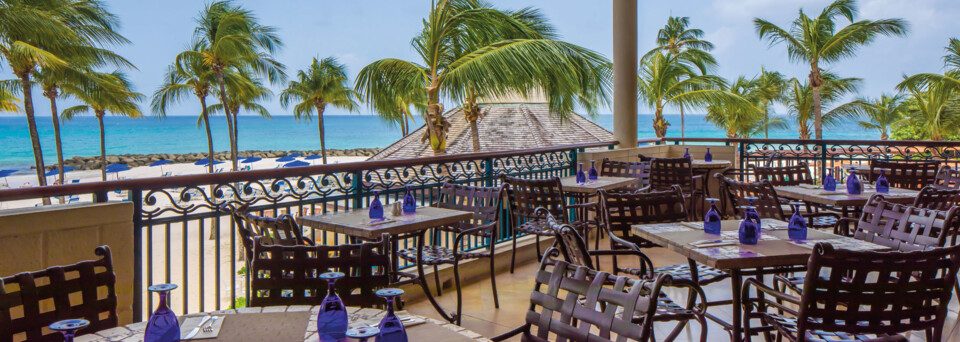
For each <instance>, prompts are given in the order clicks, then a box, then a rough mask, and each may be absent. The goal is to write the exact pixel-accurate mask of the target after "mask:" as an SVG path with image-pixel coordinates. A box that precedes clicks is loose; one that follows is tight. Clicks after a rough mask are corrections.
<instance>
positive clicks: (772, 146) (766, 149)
mask: <svg viewBox="0 0 960 342" xmlns="http://www.w3.org/2000/svg"><path fill="white" fill-rule="evenodd" d="M641 144H724V145H730V146H736V147H737V155H738V160H739V163H738V167H739V168H741V169H747V168H748V167H749V165H762V164H763V163H764V162H765V161H766V160H768V158H769V157H770V155H771V154H773V153H776V154H777V157H776V162H777V163H780V164H787V165H789V164H792V163H796V162H799V161H804V162H806V163H807V164H809V165H810V167H813V168H814V170H815V172H814V175H815V177H817V178H818V179H822V177H823V176H824V175H825V173H826V170H829V169H833V170H834V171H835V172H838V174H841V175H842V174H843V172H844V170H843V169H842V168H841V167H840V166H841V165H868V164H869V161H870V159H871V158H873V159H880V160H907V159H909V160H937V161H940V162H942V163H943V164H944V165H947V166H950V167H951V168H954V169H956V168H957V167H958V165H960V142H952V141H903V140H798V139H714V138H666V139H656V140H645V141H642V142H641Z"/></svg>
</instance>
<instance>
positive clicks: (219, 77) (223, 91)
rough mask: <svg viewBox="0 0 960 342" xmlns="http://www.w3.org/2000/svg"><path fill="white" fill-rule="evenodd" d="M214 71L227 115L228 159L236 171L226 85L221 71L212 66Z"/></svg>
mask: <svg viewBox="0 0 960 342" xmlns="http://www.w3.org/2000/svg"><path fill="white" fill-rule="evenodd" d="M214 72H216V74H217V83H218V86H219V87H220V104H221V105H222V106H223V114H224V116H226V117H227V131H228V134H227V135H228V136H229V137H230V159H231V162H232V163H233V171H236V170H237V156H236V153H237V152H236V150H235V149H234V146H235V145H236V141H237V139H236V137H235V136H234V132H235V131H234V130H233V118H231V117H230V105H229V101H227V90H226V87H224V85H223V71H222V70H219V69H217V68H214ZM210 163H213V160H212V159H211V160H210Z"/></svg>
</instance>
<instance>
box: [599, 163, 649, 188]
mask: <svg viewBox="0 0 960 342" xmlns="http://www.w3.org/2000/svg"><path fill="white" fill-rule="evenodd" d="M600 175H601V176H605V177H628V178H636V179H637V182H636V183H635V184H631V185H630V186H625V187H623V188H620V189H617V190H620V191H628V192H632V191H642V190H646V189H647V188H649V187H650V162H649V161H641V162H623V161H616V160H610V158H603V161H602V162H601V163H600Z"/></svg>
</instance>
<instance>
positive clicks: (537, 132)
mask: <svg viewBox="0 0 960 342" xmlns="http://www.w3.org/2000/svg"><path fill="white" fill-rule="evenodd" d="M480 110H481V112H482V113H483V116H482V117H481V119H480V121H478V122H477V128H478V130H479V132H480V150H481V152H492V151H506V150H517V149H525V148H538V147H550V146H557V145H568V144H579V143H592V142H603V141H612V140H614V139H613V134H612V133H610V131H608V130H606V129H604V128H603V127H600V125H597V124H595V123H593V121H590V120H588V119H587V118H584V117H583V116H581V115H579V114H572V115H570V116H569V117H568V118H567V119H566V120H563V121H561V120H560V117H559V116H557V115H554V114H551V113H550V108H549V107H548V106H547V104H542V103H519V104H518V103H513V104H482V105H480ZM443 116H444V117H446V118H447V121H449V122H450V131H449V133H448V136H447V153H448V154H456V153H470V152H473V140H472V137H471V136H470V123H469V122H467V120H466V119H465V118H464V115H463V111H462V110H461V109H460V107H457V108H455V109H452V110H449V111H447V112H446V113H444V114H443ZM425 129H426V127H425V126H421V127H420V128H419V129H417V130H415V131H413V132H412V133H410V135H408V136H406V137H404V138H402V139H400V140H398V141H397V142H395V143H393V144H392V145H390V146H388V147H387V148H384V149H383V150H381V151H380V152H379V153H377V154H375V155H374V156H373V157H370V160H382V159H404V158H416V157H425V156H433V155H434V154H433V150H432V149H430V145H429V144H427V143H423V142H420V138H421V137H422V136H423V133H424V130H425Z"/></svg>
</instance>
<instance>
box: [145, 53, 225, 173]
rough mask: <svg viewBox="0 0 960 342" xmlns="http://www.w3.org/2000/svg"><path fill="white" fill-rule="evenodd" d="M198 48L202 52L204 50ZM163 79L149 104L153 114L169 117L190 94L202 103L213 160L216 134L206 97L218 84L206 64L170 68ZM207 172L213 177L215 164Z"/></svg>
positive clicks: (209, 154) (202, 117)
mask: <svg viewBox="0 0 960 342" xmlns="http://www.w3.org/2000/svg"><path fill="white" fill-rule="evenodd" d="M195 48H196V49H202V48H203V46H196V47H195ZM163 79H164V81H163V83H162V84H161V85H160V88H159V89H157V90H156V91H155V92H154V93H153V100H152V101H151V102H150V107H151V108H152V110H153V112H154V113H156V114H157V115H159V116H161V117H166V115H167V107H168V106H170V105H173V104H176V103H179V102H181V101H184V100H185V99H186V97H188V96H190V94H193V95H194V96H196V97H197V100H199V101H200V120H201V121H202V124H203V127H204V128H205V129H206V134H207V159H208V160H214V157H213V155H214V152H213V133H212V132H211V129H210V115H209V113H208V112H207V96H210V94H211V92H212V91H213V90H212V89H213V87H214V84H216V82H217V80H216V77H215V76H214V75H213V71H212V70H210V68H209V67H207V66H205V65H203V63H197V61H193V62H192V63H190V64H188V65H185V68H177V67H176V66H171V67H170V68H168V69H167V74H166V75H165V76H164V78H163ZM207 172H209V173H213V163H209V164H208V165H207Z"/></svg>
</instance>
